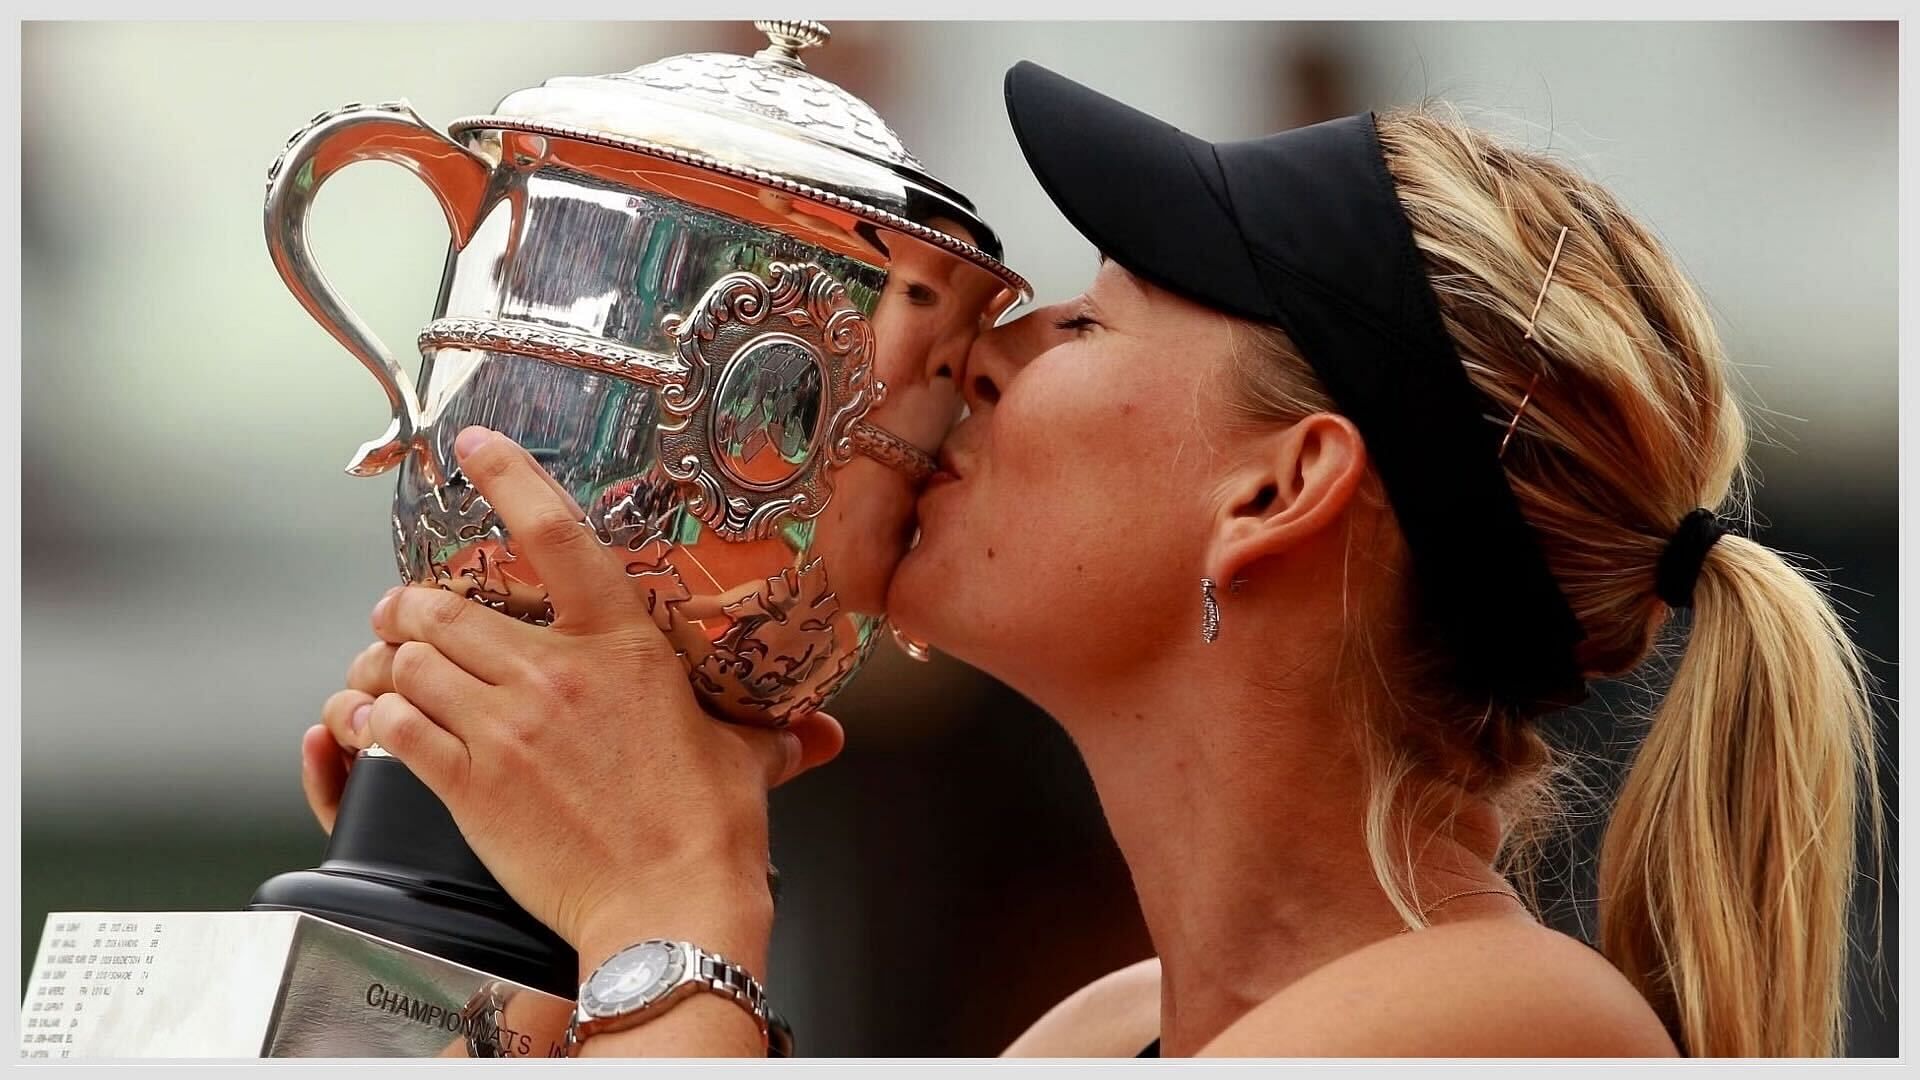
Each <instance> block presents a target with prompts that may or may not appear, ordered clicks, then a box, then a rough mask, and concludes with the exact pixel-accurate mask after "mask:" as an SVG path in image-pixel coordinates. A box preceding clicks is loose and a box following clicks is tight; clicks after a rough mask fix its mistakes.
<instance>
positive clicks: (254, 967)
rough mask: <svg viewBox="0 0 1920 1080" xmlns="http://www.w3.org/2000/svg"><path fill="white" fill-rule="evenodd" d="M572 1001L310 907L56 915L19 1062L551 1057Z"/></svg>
mask: <svg viewBox="0 0 1920 1080" xmlns="http://www.w3.org/2000/svg"><path fill="white" fill-rule="evenodd" d="M572 1011H573V1002H572V1000H570V999H568V998H560V997H556V996H554V995H552V994H546V993H542V992H541V991H539V990H536V989H534V988H532V987H530V986H526V985H524V984H522V983H517V982H514V981H512V980H509V979H500V978H496V977H494V976H492V975H489V974H487V973H486V972H483V971H479V970H476V969H474V968H470V967H467V966H465V965H463V964H456V963H452V962H450V961H447V960H443V959H441V958H439V957H436V956H431V955H428V954H427V953H424V952H421V951H420V950H418V949H411V948H408V947H407V946H405V945H400V944H397V943H395V942H391V941H384V940H382V939H380V938H378V937H375V936H373V935H371V934H366V933H362V932H360V931H358V930H354V929H352V928H350V927H346V926H341V925H339V924H337V923H333V922H329V921H327V920H325V919H320V918H317V917H315V916H313V915H310V914H307V913H306V912H298V911H207V912H200V911H166V912H132V913H129V912H93V911H87V912H55V913H53V914H51V915H48V916H47V922H46V926H45V929H44V930H43V931H42V933H41V937H40V951H39V953H38V955H37V956H36V958H35V961H34V965H33V975H32V977H31V978H30V979H29V980H28V983H27V992H26V998H25V1000H24V1001H23V1002H22V1003H21V1006H20V1017H21V1020H20V1025H21V1026H20V1056H21V1057H22V1058H70V1057H72V1058H77V1057H134V1058H164V1057H212V1058H254V1057H545V1056H558V1055H561V1054H563V1053H564V1051H563V1048H562V1038H563V1036H564V1034H565V1032H566V1027H567V1018H568V1016H569V1015H570V1014H571V1013H572Z"/></svg>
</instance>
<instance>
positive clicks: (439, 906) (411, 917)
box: [247, 753, 579, 999]
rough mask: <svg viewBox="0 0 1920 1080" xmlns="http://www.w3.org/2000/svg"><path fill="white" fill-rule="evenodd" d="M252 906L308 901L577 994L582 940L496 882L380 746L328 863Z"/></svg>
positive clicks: (279, 885)
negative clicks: (570, 938) (572, 939)
mask: <svg viewBox="0 0 1920 1080" xmlns="http://www.w3.org/2000/svg"><path fill="white" fill-rule="evenodd" d="M247 908H248V910H250V911H304V912H307V913H309V914H313V915H317V916H319V917H320V918H323V919H326V920H328V921H329V922H334V923H338V924H340V925H343V926H348V927H352V928H353V929H356V930H360V931H363V932H365V933H367V934H371V935H373V936H374V937H377V938H381V939H383V940H386V941H392V942H396V943H398V944H401V945H405V946H409V947H411V948H414V949H418V950H420V951H422V952H426V953H430V954H432V955H434V956H437V957H441V958H443V959H446V960H450V961H452V962H454V963H457V964H461V965H464V966H467V967H471V968H477V969H479V970H481V971H488V972H492V973H494V974H496V975H499V976H500V977H502V978H505V979H509V980H512V981H513V982H516V983H520V984H522V985H524V986H530V987H534V988H536V989H539V990H543V991H545V992H547V993H549V994H553V995H556V996H563V997H566V998H569V999H571V998H572V997H573V995H574V992H575V991H576V990H577V989H578V988H579V963H578V960H577V958H576V957H575V955H574V951H573V949H572V948H570V947H569V946H568V945H567V943H566V942H565V941H563V940H562V939H561V938H560V937H559V936H558V935H556V934H554V933H553V932H552V931H551V930H549V929H547V928H546V927H545V926H543V925H541V923H540V922H539V921H538V920H536V919H534V918H533V917H532V916H531V915H528V914H527V913H526V912H525V911H524V910H522V909H521V908H520V907H519V906H518V905H517V904H515V903H514V902H513V900H512V899H511V898H510V897H508V896H507V894H506V892H505V891H504V890H502V889H501V888H500V886H499V885H498V884H497V883H495V881H494V880H493V876H492V875H491V874H489V873H488V872H487V869H486V867H485V866H483V865H482V864H481V862H480V860H479V858H478V857H476V856H475V855H474V854H473V851H472V849H471V848H469V847H468V846H467V843H466V840H465V839H464V838H463V837H462V836H461V835H460V831H459V829H458V828H457V827H456V826H455V825H454V823H453V819H452V817H451V816H450V815H448V813H447V810H446V807H445V806H443V805H441V803H440V801H439V800H438V799H436V798H434V797H433V793H432V792H431V791H429V790H428V789H427V786H426V785H425V784H422V783H421V782H420V780H419V779H418V778H417V777H415V776H414V775H413V773H412V772H410V771H409V770H408V769H407V767H406V766H405V765H403V764H401V763H400V761H399V759H397V758H393V757H389V756H387V755H385V754H380V753H366V754H362V755H361V756H360V757H359V759H358V760H357V761H356V762H355V763H354V767H353V772H352V773H351V774H350V775H349V777H348V780H347V789H346V791H345V792H343V793H342V795H341V799H340V812H339V814H338V815H337V816H336V818H335V820H334V827H333V835H332V837H331V838H330V839H329V840H328V842H327V852H326V855H325V856H324V858H323V861H322V862H321V864H320V866H319V867H318V868H317V869H313V870H296V871H294V872H292V873H287V874H281V875H279V876H278V877H275V878H273V879H271V880H269V881H268V882H267V883H266V884H264V885H262V886H260V888H259V890H258V891H256V892H255V893H254V895H253V900H252V902H250V903H249V904H248V905H247Z"/></svg>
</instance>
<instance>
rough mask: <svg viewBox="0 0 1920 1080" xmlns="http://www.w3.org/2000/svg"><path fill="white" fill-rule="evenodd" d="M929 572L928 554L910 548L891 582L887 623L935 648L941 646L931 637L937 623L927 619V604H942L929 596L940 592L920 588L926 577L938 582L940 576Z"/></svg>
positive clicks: (888, 595) (888, 594) (915, 548)
mask: <svg viewBox="0 0 1920 1080" xmlns="http://www.w3.org/2000/svg"><path fill="white" fill-rule="evenodd" d="M929 569H930V568H929V567H927V566H926V553H925V551H924V550H922V549H921V548H920V547H918V546H915V547H912V548H909V549H908V550H907V553H906V555H904V556H902V557H901V559H900V562H899V565H897V566H895V567H894V569H893V577H892V578H891V579H890V580H889V581H888V582H887V620H888V621H889V622H891V623H893V625H894V626H895V627H896V628H898V629H899V630H900V632H901V633H903V634H906V635H907V636H908V637H911V638H914V639H915V640H917V641H924V642H926V643H927V644H929V645H935V644H937V642H935V641H934V640H933V639H932V638H931V637H929V636H928V631H929V629H930V628H931V626H932V624H934V622H935V620H932V619H929V618H928V617H927V614H928V612H927V603H928V601H930V600H932V602H936V603H937V602H938V601H937V600H935V599H934V598H932V597H929V596H928V592H930V591H933V592H937V589H928V588H923V587H922V586H921V584H920V579H921V578H922V577H931V578H934V579H937V577H938V575H929V574H928V573H927V571H928V570H929Z"/></svg>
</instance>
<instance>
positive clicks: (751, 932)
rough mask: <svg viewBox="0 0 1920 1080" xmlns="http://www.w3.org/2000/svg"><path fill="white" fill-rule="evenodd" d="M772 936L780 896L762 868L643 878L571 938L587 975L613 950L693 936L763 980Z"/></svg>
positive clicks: (693, 940) (582, 971) (582, 972)
mask: <svg viewBox="0 0 1920 1080" xmlns="http://www.w3.org/2000/svg"><path fill="white" fill-rule="evenodd" d="M772 935H773V898H772V896H771V895H770V894H769V892H768V890H767V881H766V870H765V868H764V867H762V868H761V869H760V870H759V871H758V872H756V873H752V874H748V873H746V872H733V873H727V874H724V875H723V874H719V873H716V872H713V871H707V872H704V873H700V874H689V875H685V876H682V877H680V878H678V879H673V878H662V877H660V876H654V877H653V880H652V881H651V882H649V883H648V884H646V885H640V884H638V883H636V885H635V887H634V889H633V890H632V891H631V892H629V893H627V894H625V895H622V896H617V897H613V898H610V899H609V900H608V901H607V902H605V903H603V904H601V905H600V906H599V907H598V908H596V910H595V911H594V912H593V913H592V914H591V916H590V917H588V918H587V919H585V920H583V922H582V924H581V927H580V929H579V931H578V932H577V933H576V934H575V935H573V936H574V938H575V940H574V941H572V942H571V944H572V945H573V946H574V948H575V949H576V950H577V951H578V953H579V957H580V979H581V981H582V982H584V981H585V980H586V978H587V976H588V975H590V974H592V973H593V971H594V969H595V968H598V967H599V966H600V965H601V964H602V963H604V962H605V961H606V960H607V958H608V957H610V956H612V955H613V954H614V953H616V952H619V951H620V950H621V949H624V948H626V947H627V946H629V945H632V944H634V943H635V942H638V941H644V940H646V939H648V938H667V939H669V940H674V941H686V942H691V943H692V944H694V945H698V946H699V947H701V948H702V949H705V950H706V951H708V952H710V953H715V954H718V955H719V956H722V957H724V958H725V959H726V960H728V961H729V962H731V963H734V964H738V965H739V966H741V967H743V968H745V969H747V971H748V972H750V973H751V974H752V975H753V976H754V977H755V978H758V979H763V980H764V979H765V978H766V968H767V944H768V941H769V940H770V939H771V938H772Z"/></svg>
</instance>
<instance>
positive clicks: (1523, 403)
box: [1494, 225, 1567, 458]
mask: <svg viewBox="0 0 1920 1080" xmlns="http://www.w3.org/2000/svg"><path fill="white" fill-rule="evenodd" d="M1566 243H1567V227H1566V226H1565V225H1562V226H1560V238H1559V239H1558V240H1555V241H1554V242H1553V257H1552V258H1550V259H1548V260H1547V273H1546V276H1544V277H1542V278H1541V279H1540V295H1538V296H1536V297H1534V298H1533V310H1532V311H1530V312H1528V313H1527V332H1526V333H1525V334H1522V335H1521V337H1520V340H1522V341H1532V340H1533V323H1534V320H1535V319H1537V318H1539V317H1540V305H1541V304H1542V303H1543V302H1545V300H1546V299H1547V284H1548V282H1551V281H1552V280H1553V269H1554V267H1556V266H1558V265H1560V249H1561V248H1562V247H1564V246H1566ZM1539 385H1540V369H1538V368H1536V369H1534V372H1533V378H1532V379H1530V380H1528V382H1527V391H1526V393H1524V394H1521V395H1520V404H1519V406H1518V407H1516V408H1515V409H1514V410H1513V419H1512V420H1509V421H1508V422H1507V433H1506V434H1505V435H1502V436H1501V437H1500V451H1499V453H1497V454H1495V455H1494V456H1495V457H1496V458H1502V457H1505V456H1506V455H1507V443H1509V442H1511V441H1513V433H1514V432H1515V431H1516V430H1518V429H1519V427H1520V416H1521V414H1522V413H1524V412H1526V411H1527V403H1528V402H1530V401H1532V400H1533V391H1534V388H1535V387H1537V386H1539Z"/></svg>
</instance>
